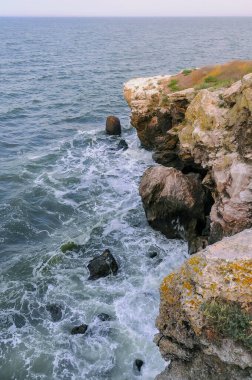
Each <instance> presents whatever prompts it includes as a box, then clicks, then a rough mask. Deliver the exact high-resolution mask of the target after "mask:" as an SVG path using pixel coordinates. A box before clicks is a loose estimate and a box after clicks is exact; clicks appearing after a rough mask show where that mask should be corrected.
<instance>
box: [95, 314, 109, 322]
mask: <svg viewBox="0 0 252 380" xmlns="http://www.w3.org/2000/svg"><path fill="white" fill-rule="evenodd" d="M97 318H99V319H100V321H102V322H106V321H111V319H112V318H111V316H110V315H108V314H106V313H101V314H99V315H97Z"/></svg>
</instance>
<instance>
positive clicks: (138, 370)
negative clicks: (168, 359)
mask: <svg viewBox="0 0 252 380" xmlns="http://www.w3.org/2000/svg"><path fill="white" fill-rule="evenodd" d="M143 365H144V361H143V360H141V359H136V360H135V361H134V363H133V370H134V372H135V374H136V375H140V373H141V369H142V366H143Z"/></svg>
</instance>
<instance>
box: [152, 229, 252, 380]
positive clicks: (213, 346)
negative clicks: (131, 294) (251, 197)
mask: <svg viewBox="0 0 252 380" xmlns="http://www.w3.org/2000/svg"><path fill="white" fill-rule="evenodd" d="M160 292H161V305H160V314H159V317H158V318H157V328H158V329H159V334H158V335H157V336H156V337H155V342H156V343H157V345H158V346H159V349H160V351H161V354H162V356H163V357H164V358H165V359H166V360H170V361H171V362H170V364H169V366H168V368H167V369H166V370H165V371H164V373H163V374H161V375H159V376H158V377H157V379H158V380H195V379H199V380H240V379H246V380H250V379H252V323H251V322H252V229H248V230H245V231H243V232H241V233H239V234H236V235H234V236H232V237H230V238H225V239H223V240H222V241H221V242H218V243H215V244H214V245H211V246H208V247H207V248H206V249H205V250H203V251H201V252H200V253H198V254H196V255H194V256H192V257H191V258H190V259H189V260H187V261H186V262H185V264H184V265H183V266H182V267H181V268H180V269H179V270H178V271H177V272H174V273H172V274H170V275H169V276H168V277H166V278H165V279H164V280H163V283H162V285H161V289H160Z"/></svg>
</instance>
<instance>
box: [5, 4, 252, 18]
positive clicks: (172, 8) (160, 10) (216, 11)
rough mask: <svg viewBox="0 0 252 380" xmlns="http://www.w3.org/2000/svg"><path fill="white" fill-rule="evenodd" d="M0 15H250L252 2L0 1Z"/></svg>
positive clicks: (251, 14) (251, 13)
mask: <svg viewBox="0 0 252 380" xmlns="http://www.w3.org/2000/svg"><path fill="white" fill-rule="evenodd" d="M0 16H252V0H0Z"/></svg>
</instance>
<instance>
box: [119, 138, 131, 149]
mask: <svg viewBox="0 0 252 380" xmlns="http://www.w3.org/2000/svg"><path fill="white" fill-rule="evenodd" d="M128 147H129V146H128V144H127V143H126V141H125V140H123V139H122V140H120V141H119V143H118V145H117V148H118V149H119V150H120V149H122V150H127V149H128Z"/></svg>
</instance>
